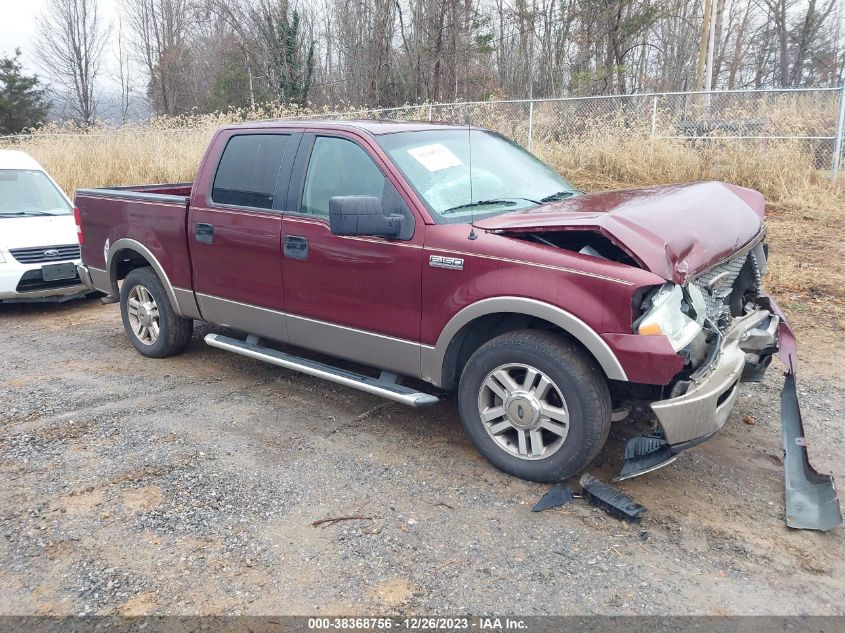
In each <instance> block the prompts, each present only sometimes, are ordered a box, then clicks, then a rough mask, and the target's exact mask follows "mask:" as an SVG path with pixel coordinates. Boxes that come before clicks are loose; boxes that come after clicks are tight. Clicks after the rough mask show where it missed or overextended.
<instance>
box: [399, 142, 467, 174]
mask: <svg viewBox="0 0 845 633" xmlns="http://www.w3.org/2000/svg"><path fill="white" fill-rule="evenodd" d="M408 153H409V154H410V155H411V156H413V157H414V158H416V159H417V161H419V163H420V164H421V165H422V166H423V167H425V168H426V169H427V170H428V171H440V170H441V169H446V168H448V167H457V166H459V165H463V163H462V162H461V159H460V158H458V157H457V156H455V155H454V154H453V153H452V150H450V149H449V148H448V147H446V146H445V145H443V144H442V143H434V144H432V145H423V146H422V147H415V148H414V149H409V150H408Z"/></svg>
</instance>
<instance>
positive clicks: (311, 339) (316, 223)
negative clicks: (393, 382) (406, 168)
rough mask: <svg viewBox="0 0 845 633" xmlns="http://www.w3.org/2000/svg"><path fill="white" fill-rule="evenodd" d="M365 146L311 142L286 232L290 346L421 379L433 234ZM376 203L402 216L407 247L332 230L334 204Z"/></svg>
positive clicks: (299, 169)
mask: <svg viewBox="0 0 845 633" xmlns="http://www.w3.org/2000/svg"><path fill="white" fill-rule="evenodd" d="M400 191H401V183H400V182H399V181H398V180H397V179H396V178H395V177H394V175H393V174H391V173H390V171H389V169H388V167H387V164H386V162H385V161H384V159H383V158H382V157H381V156H379V155H377V153H376V152H374V150H373V148H371V147H368V143H367V141H366V139H363V138H358V137H356V136H354V135H352V134H349V133H341V132H337V133H334V132H331V133H329V132H327V133H313V134H312V133H306V134H305V135H304V136H303V139H302V142H301V143H300V149H299V154H298V156H297V161H296V166H295V168H294V175H293V177H292V180H291V186H290V192H291V200H290V204H289V207H290V208H292V209H296V211H293V212H291V211H288V212H286V213H285V217H284V220H283V226H282V233H283V235H282V241H283V248H284V253H285V257H284V264H283V271H284V276H285V312H286V314H287V328H288V334H289V337H290V342H291V343H293V344H294V345H300V346H302V347H306V348H309V349H313V350H317V351H320V352H324V353H327V354H331V355H333V356H339V357H343V358H349V359H352V360H356V361H359V362H363V363H366V364H370V365H373V366H375V367H378V368H381V369H388V370H391V371H395V372H397V373H401V374H405V375H411V376H418V375H419V371H420V346H419V334H420V316H421V310H420V294H421V285H420V284H421V277H422V244H423V237H424V235H423V233H424V225H423V223H422V221H421V220H418V218H417V215H416V214H415V213H414V212H412V211H411V205H412V204H413V201H412V199H411V197H410V196H409V195H408V194H407V192H405V193H400ZM354 195H362V196H375V197H378V198H380V199H381V202H382V208H383V209H384V211H385V213H386V214H389V213H401V214H402V215H403V216H404V217H405V220H404V229H403V232H402V235H400V237H399V238H398V239H384V238H380V237H367V236H356V237H339V236H336V235H333V234H332V232H331V230H330V229H329V200H330V199H331V198H332V197H334V196H354Z"/></svg>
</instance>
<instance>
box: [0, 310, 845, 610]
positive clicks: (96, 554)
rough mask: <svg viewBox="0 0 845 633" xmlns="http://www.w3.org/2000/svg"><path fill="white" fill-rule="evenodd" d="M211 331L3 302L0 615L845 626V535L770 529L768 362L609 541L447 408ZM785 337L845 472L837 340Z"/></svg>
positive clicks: (775, 521)
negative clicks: (313, 371)
mask: <svg viewBox="0 0 845 633" xmlns="http://www.w3.org/2000/svg"><path fill="white" fill-rule="evenodd" d="M208 331H209V329H208V328H207V327H206V326H202V327H198V328H197V332H196V334H195V336H194V343H193V345H192V346H191V347H190V348H189V349H188V351H187V352H186V353H185V354H183V355H181V356H178V357H174V358H170V359H165V360H150V359H146V358H143V357H142V356H140V355H139V354H137V353H136V352H135V351H134V349H133V348H132V347H131V346H130V344H129V342H128V341H127V340H126V338H125V337H124V334H123V331H122V327H121V324H120V318H119V313H118V308H117V306H114V305H111V306H102V305H100V303H99V302H98V301H84V302H72V303H68V304H64V305H53V306H32V305H29V306H8V305H0V478H2V482H3V485H2V486H0V585H1V586H2V590H0V612H2V613H4V614H32V613H38V614H80V613H101V614H106V613H120V614H129V615H140V614H149V613H166V614H174V613H178V614H220V613H222V614H282V613H284V614H314V613H344V614H373V613H383V614H403V613H405V614H410V613H440V614H449V613H452V614H454V613H475V614H487V613H516V614H523V615H527V614H609V613H613V614H667V613H672V614H692V613H709V614H723V615H727V614H752V613H753V614H759V613H776V614H803V613H811V614H840V615H842V614H845V583H843V578H845V530H843V529H838V530H835V531H833V532H831V533H828V534H818V533H812V532H801V531H792V530H789V529H787V528H786V527H785V526H784V523H783V481H782V464H781V459H780V454H781V448H780V442H781V440H780V424H779V392H780V386H781V383H782V377H781V368H780V366H779V365H777V363H776V364H775V366H773V368H772V370H771V371H770V372H769V375H768V376H767V379H766V382H765V383H764V384H761V385H747V386H746V388H745V391H744V393H743V394H742V395H741V396H740V399H739V404H738V407H737V409H736V411H735V412H734V414H733V416H732V417H731V419H730V420H729V422H728V424H727V426H726V428H725V429H724V430H723V432H722V433H720V434H719V435H718V436H716V437H715V438H714V439H713V440H712V441H710V442H709V443H707V444H705V445H703V446H701V447H699V448H696V449H694V450H691V451H688V452H687V453H684V454H682V455H681V456H680V458H679V459H678V460H677V462H675V464H673V465H671V466H669V467H667V468H665V469H663V470H661V471H658V472H656V473H653V474H651V475H648V476H646V477H643V478H640V479H636V480H633V481H630V482H625V483H624V485H622V486H621V487H622V488H623V489H624V490H625V491H626V492H628V493H630V494H632V495H633V496H634V497H635V498H636V500H637V501H639V502H640V503H642V504H644V505H645V506H646V507H648V509H649V512H648V513H647V515H646V516H645V518H644V519H643V522H642V524H641V525H638V526H630V525H627V524H624V523H622V522H620V521H617V520H615V519H613V518H611V517H609V516H608V515H607V514H605V513H603V512H602V511H600V510H598V509H595V508H592V507H590V506H588V505H587V504H586V503H584V502H583V501H576V502H575V503H574V504H573V505H571V506H568V507H566V508H562V509H557V510H551V511H547V512H544V513H536V514H535V513H532V512H531V505H533V503H534V502H535V501H536V500H537V499H538V498H539V497H540V496H541V495H542V494H543V493H544V492H545V491H546V490H547V486H542V485H538V484H530V483H526V482H523V481H519V480H516V479H513V478H510V477H507V476H505V475H503V474H501V473H499V472H498V471H495V470H494V469H493V468H492V467H490V466H488V465H487V463H486V462H485V461H484V460H483V459H482V458H481V457H480V456H479V455H478V454H477V453H476V452H475V450H474V449H473V447H472V446H471V445H470V443H469V441H468V440H467V439H466V438H465V437H464V435H463V432H462V430H461V427H460V423H459V420H458V416H457V411H456V409H457V407H456V405H455V402H454V399H453V398H452V397H446V398H444V400H443V401H442V402H441V404H439V405H438V406H436V407H434V408H430V409H427V410H422V411H414V410H410V409H407V408H405V407H403V406H402V405H400V404H395V403H390V402H386V401H383V400H380V399H378V398H377V397H375V396H370V395H367V394H363V393H359V392H357V391H354V390H351V389H346V388H343V387H339V386H335V385H332V384H330V383H326V382H322V381H318V380H316V379H312V378H309V377H307V376H302V375H299V374H296V373H293V372H289V371H285V370H282V369H279V368H275V367H271V366H268V365H264V364H262V363H259V362H257V361H252V360H248V359H244V358H241V357H238V356H235V355H231V354H227V353H225V352H223V351H219V350H214V349H212V348H209V347H207V346H205V345H204V344H203V342H202V336H203V335H204V334H205V333H206V332H208ZM802 343H803V344H804V346H803V348H802V349H803V359H802V365H801V368H800V370H799V379H800V380H799V389H800V392H801V396H802V404H803V412H804V417H805V426H806V428H807V433H808V436H809V438H810V441H811V446H810V453H811V458H812V460H813V462H814V465H815V466H816V467H817V468H818V469H819V470H820V471H823V472H833V473H834V476H836V477H837V479H838V480H839V481H840V482H845V438H843V421H845V393H843V389H842V387H843V379H842V376H843V375H845V371H843V370H845V364H843V362H842V360H841V358H842V357H843V356H845V354H843V352H845V345H843V343H842V342H841V341H840V342H838V343H836V344H834V345H831V342H830V340H827V341H819V342H814V341H813V340H809V341H803V342H802ZM630 426H631V425H630V424H621V425H617V426H616V427H615V428H614V430H613V431H612V433H611V439H610V441H609V442H608V444H607V446H606V447H605V449H604V451H603V452H602V453H601V455H600V456H599V458H598V460H597V462H596V464H595V468H592V469H591V472H593V473H594V474H596V475H598V476H602V477H609V476H610V475H611V474H613V473H614V471H615V470H616V469H617V468H618V467H619V456H620V454H621V450H622V446H623V443H624V440H625V438H626V437H627V436H628V435H629V434H631V433H633V432H634V430H633V429H631V428H630ZM350 516H358V517H364V518H360V519H354V520H345V521H339V522H336V523H331V522H329V523H324V524H322V525H319V526H317V527H314V526H312V523H313V522H315V521H319V520H321V519H327V518H336V517H350Z"/></svg>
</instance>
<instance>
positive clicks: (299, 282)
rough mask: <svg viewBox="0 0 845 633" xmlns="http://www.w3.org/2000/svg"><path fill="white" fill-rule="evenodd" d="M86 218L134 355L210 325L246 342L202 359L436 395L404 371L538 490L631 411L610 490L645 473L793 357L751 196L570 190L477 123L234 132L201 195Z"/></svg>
mask: <svg viewBox="0 0 845 633" xmlns="http://www.w3.org/2000/svg"><path fill="white" fill-rule="evenodd" d="M76 205H77V207H78V209H79V213H78V214H77V215H78V216H79V218H80V226H79V234H80V239H81V241H82V261H83V263H82V264H81V266H80V273H81V277H82V279H83V280H86V282H87V283H88V284H89V286H90V287H91V288H95V289H97V290H100V291H102V292H104V293H106V294H107V295H109V296H110V297H112V298H113V299H117V298H118V297H119V300H120V307H121V314H122V317H123V324H124V326H125V329H126V333H127V336H128V337H129V339H130V341H131V342H132V344H133V345H134V346H135V347H136V348H137V349H138V351H140V352H141V353H142V354H144V355H146V356H150V357H163V356H168V355H171V354H176V353H178V352H181V351H182V350H183V349H185V347H186V346H187V345H188V343H189V342H190V340H191V335H192V329H193V321H194V320H196V319H201V320H204V321H209V322H211V323H214V324H217V325H221V326H226V327H229V328H232V329H234V330H238V331H242V332H244V334H245V335H246V336H245V338H244V340H239V339H235V338H232V337H229V336H223V335H221V334H209V335H207V336H206V338H205V340H206V342H207V343H208V344H209V345H212V346H214V347H218V348H222V349H225V350H228V351H232V352H235V353H239V354H243V355H245V356H248V357H251V358H255V359H260V360H263V361H267V362H270V363H274V364H276V365H280V366H282V367H286V368H290V369H295V370H298V371H301V372H305V373H307V374H310V375H313V376H317V377H319V378H322V379H326V380H332V381H335V382H337V383H341V384H343V385H347V386H350V387H354V388H358V389H362V390H364V391H368V392H370V393H375V394H378V395H381V396H384V397H386V398H391V399H393V400H397V401H399V402H403V403H406V404H409V405H412V406H422V405H427V404H431V403H433V402H436V401H437V398H436V397H435V396H434V395H430V394H427V393H422V392H420V391H418V390H417V389H414V388H411V387H409V386H407V384H403V379H405V378H411V379H418V380H422V381H424V382H425V383H430V384H431V385H434V386H435V387H438V388H440V389H442V390H448V391H451V390H457V393H458V406H459V408H460V414H461V419H462V421H463V425H464V427H465V429H466V432H467V433H468V434H469V436H470V437H471V438H472V440H473V442H474V443H475V445H476V446H477V447H478V450H479V451H481V453H482V454H483V455H484V456H485V457H486V458H487V459H488V460H489V461H490V462H492V464H494V465H495V466H496V467H498V468H500V469H502V470H503V471H505V472H507V473H510V474H512V475H516V476H517V477H522V478H525V479H529V480H534V481H557V480H560V479H561V478H564V477H566V476H569V475H572V474H574V473H576V472H578V471H579V470H581V469H583V468H584V467H586V466H587V465H588V464H589V463H590V461H591V460H592V459H593V458H594V457H595V456H596V454H597V453H598V452H599V450H600V449H601V448H602V445H603V444H604V442H605V439H606V438H607V435H608V430H609V428H610V424H611V421H613V420H618V419H622V418H624V417H625V416H626V415H627V414H628V412H630V411H631V410H632V408H633V407H635V406H640V407H643V406H645V407H650V411H651V412H653V417H654V418H656V420H657V422H658V424H657V426H656V428H655V429H654V431H653V432H650V433H646V434H644V435H643V436H642V437H636V438H634V439H632V440H630V441H629V442H628V444H627V446H626V455H625V457H626V461H625V465H624V467H623V470H622V473H621V474H620V477H621V478H626V477H631V476H634V475H638V474H642V473H644V472H648V471H650V470H654V469H655V468H658V467H660V466H662V465H665V464H667V463H669V462H671V461H672V460H674V458H675V456H676V455H677V453H678V452H679V451H681V450H683V449H686V448H689V447H691V446H694V445H696V444H698V443H700V442H702V441H704V440H706V439H707V438H709V437H710V436H712V435H713V434H714V433H716V432H717V431H718V430H719V428H720V427H721V426H722V425H723V424H724V423H725V420H726V419H727V417H728V415H729V412H730V411H731V408H732V407H733V405H734V402H735V401H736V398H737V393H738V391H739V383H741V382H743V381H747V380H759V379H760V378H761V376H762V374H763V372H764V371H765V370H766V368H767V366H768V365H769V362H770V360H771V357H772V354H773V353H775V352H776V351H777V350H778V347H779V344H780V347H781V352H782V355H783V357H784V358H786V359H787V361H788V362H790V363H791V362H794V361H793V360H792V359H793V358H794V349H795V345H794V338H793V336H792V333H791V332H790V331H789V328H788V326H786V324H785V321H784V317H783V314H782V312H781V311H780V309H779V308H778V306H777V305H776V304H775V303H774V301H772V300H771V298H769V297H768V296H767V295H766V294H765V293H764V292H763V289H762V286H761V279H762V276H763V275H764V273H765V271H766V255H767V249H766V246H765V245H764V237H765V233H766V228H765V225H764V223H763V212H764V200H763V196H762V195H760V194H759V193H757V192H755V191H752V190H749V189H744V188H741V187H736V186H732V185H727V184H723V183H719V182H704V183H698V184H688V185H672V186H663V187H652V188H645V189H634V190H627V191H613V192H609V193H597V194H582V193H581V192H579V191H577V190H576V189H575V188H574V187H573V186H572V185H570V184H569V183H568V182H567V181H566V180H564V179H563V178H562V177H561V176H559V175H558V174H557V173H556V172H555V171H554V170H553V169H551V168H550V167H548V166H547V165H545V164H543V163H542V162H541V161H539V160H538V159H536V158H535V157H533V156H532V155H531V154H529V153H528V152H526V151H525V150H523V149H522V148H520V147H519V146H517V145H515V144H514V143H512V142H510V141H508V140H506V139H505V138H503V137H502V136H500V135H498V134H495V133H493V132H489V131H487V130H483V129H478V128H468V127H465V126H464V127H462V126H455V125H443V124H430V123H411V122H382V121H359V122H342V123H341V122H308V123H303V122H266V123H254V124H245V125H237V126H231V127H226V128H223V129H221V130H219V131H218V132H217V134H216V135H215V137H214V139H213V140H212V142H211V144H210V146H209V148H208V150H207V152H206V154H205V157H204V158H203V160H202V162H201V164H200V166H199V170H198V172H197V176H196V179H195V182H194V183H193V184H190V183H187V184H171V185H156V186H143V187H123V188H113V189H87V190H80V191H78V192H77V195H76ZM268 342H274V343H285V344H290V345H292V346H295V347H299V348H304V349H305V350H310V351H314V352H319V353H322V354H326V355H330V356H332V357H337V358H342V359H346V360H351V361H355V362H356V363H359V364H360V365H362V366H368V367H370V368H372V369H374V370H375V371H367V370H365V369H364V368H362V369H361V372H360V373H357V372H353V371H349V370H347V369H341V368H338V367H335V366H332V365H331V364H327V363H325V362H317V361H315V360H313V359H312V358H306V357H302V356H299V355H296V354H295V353H291V352H290V351H287V352H283V351H279V350H278V349H276V348H274V347H271V346H270V345H269V344H268ZM286 349H289V348H286ZM379 372H380V373H379ZM796 406H797V405H796ZM646 410H648V409H646ZM796 411H797V409H796ZM799 423H800V420H799Z"/></svg>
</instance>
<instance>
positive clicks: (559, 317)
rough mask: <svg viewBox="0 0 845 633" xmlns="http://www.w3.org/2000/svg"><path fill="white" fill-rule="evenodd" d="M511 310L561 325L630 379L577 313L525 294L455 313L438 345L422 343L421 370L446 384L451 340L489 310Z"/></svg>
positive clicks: (613, 375)
mask: <svg viewBox="0 0 845 633" xmlns="http://www.w3.org/2000/svg"><path fill="white" fill-rule="evenodd" d="M504 312H511V313H516V314H525V315H528V316H532V317H536V318H538V319H543V320H544V321H548V322H550V323H553V324H555V325H557V326H558V327H559V328H560V329H562V330H563V331H565V332H566V333H568V334H569V335H570V336H572V337H573V338H574V339H575V340H577V341H578V342H580V343H581V344H582V345H583V346H584V347H586V348H587V350H588V351H589V352H590V354H592V355H593V358H595V359H596V362H598V364H599V366H601V368H602V369H603V370H604V373H605V374H606V375H607V377H608V378H609V379H611V380H625V381H627V380H628V376H627V375H626V374H625V370H624V369H623V367H622V365H621V364H620V362H619V359H617V358H616V355H615V354H614V353H613V350H611V349H610V347H609V346H608V344H607V343H606V342H605V341H604V339H603V338H602V337H601V336H599V334H598V333H597V332H596V331H595V330H594V329H593V328H591V327H590V326H589V325H587V324H586V323H585V322H584V321H582V320H581V319H579V318H578V317H577V316H575V315H574V314H571V313H569V312H567V311H566V310H563V309H561V308H558V307H556V306H553V305H551V304H549V303H544V302H542V301H537V300H536V299H528V298H525V297H493V298H490V299H482V300H481V301H477V302H475V303H473V304H470V305H468V306H466V307H465V308H463V309H462V310H461V311H460V312H458V313H457V314H456V315H455V316H453V317H452V318H451V319H450V320H449V322H448V323H447V324H446V326H445V327H444V328H443V330H442V331H441V332H440V336H439V337H438V338H437V343H436V344H435V346H434V347H431V346H429V345H424V346H422V359H421V365H422V366H421V373H422V377H423V379H424V380H428V381H430V382H431V383H432V384H434V385H436V386H442V384H443V361H444V359H445V357H446V349H447V348H448V347H449V343H450V342H451V341H452V339H453V338H454V337H455V335H456V334H457V333H458V332H459V331H460V329H461V328H462V327H464V326H465V325H467V324H468V323H470V322H471V321H473V320H475V319H477V318H478V317H482V316H485V315H488V314H496V313H504Z"/></svg>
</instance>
